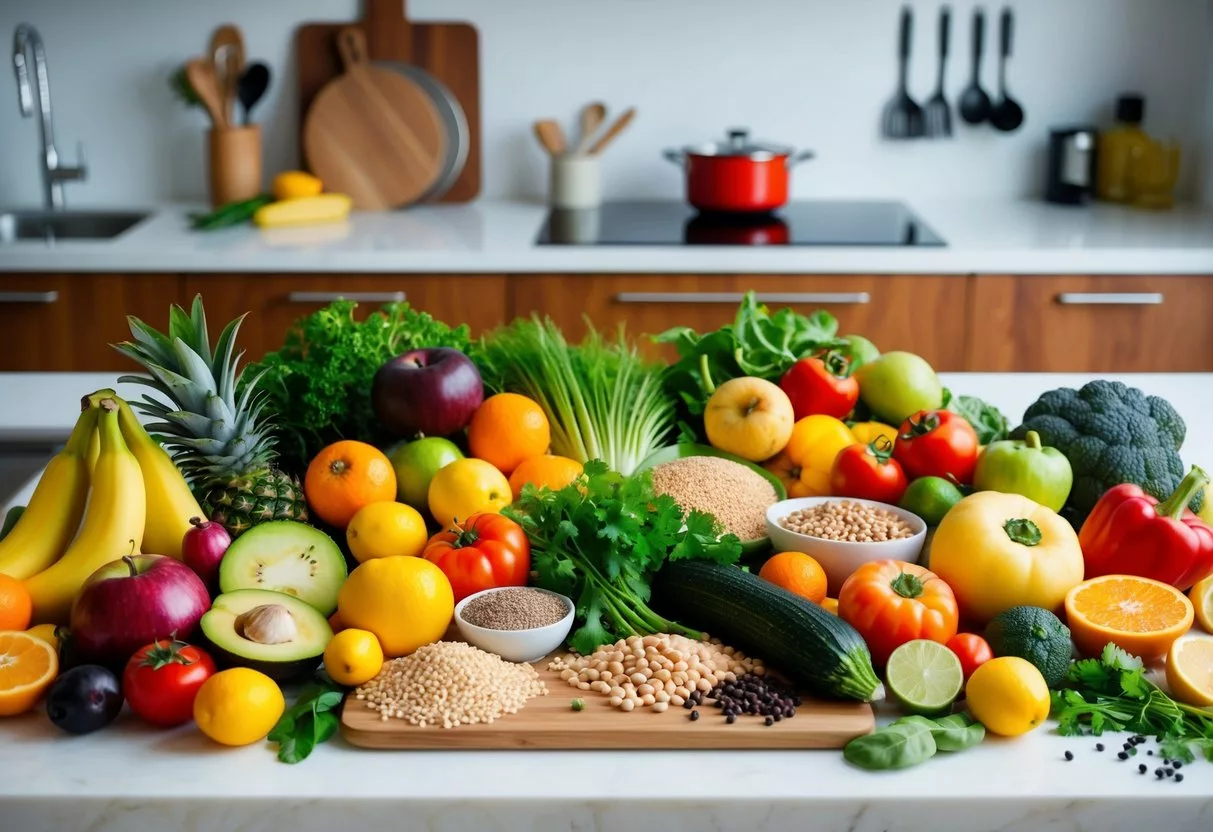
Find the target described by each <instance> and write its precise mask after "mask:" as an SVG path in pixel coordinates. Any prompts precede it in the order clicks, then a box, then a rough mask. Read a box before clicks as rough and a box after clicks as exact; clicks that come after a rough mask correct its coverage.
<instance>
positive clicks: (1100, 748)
mask: <svg viewBox="0 0 1213 832" xmlns="http://www.w3.org/2000/svg"><path fill="white" fill-rule="evenodd" d="M1095 750H1096V751H1103V743H1102V742H1097V743H1095Z"/></svg>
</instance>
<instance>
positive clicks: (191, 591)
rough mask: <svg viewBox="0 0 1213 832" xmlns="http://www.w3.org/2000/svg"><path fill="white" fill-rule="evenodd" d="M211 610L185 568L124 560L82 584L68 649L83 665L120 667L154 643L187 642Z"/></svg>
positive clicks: (145, 558) (158, 560) (166, 561)
mask: <svg viewBox="0 0 1213 832" xmlns="http://www.w3.org/2000/svg"><path fill="white" fill-rule="evenodd" d="M210 606H211V598H210V595H209V594H208V593H207V591H206V586H205V585H204V584H203V583H202V579H201V578H199V577H198V576H197V575H195V574H194V572H193V570H191V569H190V568H189V567H188V566H186V565H185V564H184V563H181V562H180V561H178V560H174V559H173V558H170V557H165V556H164V555H127V556H126V557H124V558H122V559H121V560H116V561H113V562H111V563H107V564H106V565H105V566H102V567H101V568H100V569H98V570H97V571H96V572H94V573H93V574H92V575H90V576H89V578H88V580H87V581H85V582H84V586H83V587H81V589H80V594H79V595H78V596H77V597H76V602H75V603H74V604H73V605H72V626H71V631H72V644H73V645H74V647H75V648H76V649H77V650H78V651H79V653H80V656H81V657H82V658H83V659H84V660H85V661H92V662H96V663H98V664H104V665H106V666H114V665H122V664H124V663H125V662H126V661H127V659H129V658H130V657H131V656H132V655H133V654H134V652H135V651H136V650H138V649H139V648H140V647H142V646H144V645H145V644H151V643H152V642H154V641H156V640H157V639H165V638H171V637H172V636H173V635H174V634H175V635H176V637H177V638H179V639H182V640H185V639H188V638H189V637H190V636H191V635H193V633H194V629H195V628H196V627H197V626H198V621H199V619H201V618H202V614H203V613H204V612H206V611H207V610H208V609H210Z"/></svg>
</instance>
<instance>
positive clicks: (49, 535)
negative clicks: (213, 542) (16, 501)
mask: <svg viewBox="0 0 1213 832" xmlns="http://www.w3.org/2000/svg"><path fill="white" fill-rule="evenodd" d="M82 405H83V410H82V412H81V415H80V418H79V420H77V422H76V425H75V427H74V428H73V429H72V434H71V436H70V438H69V439H68V442H67V445H66V446H65V447H64V449H63V450H62V451H61V452H60V453H59V454H58V455H56V456H55V457H54V458H53V459H51V461H50V462H49V463H48V464H47V466H46V470H45V472H44V473H43V475H42V478H41V479H40V480H39V482H38V485H37V487H36V488H35V489H34V494H33V496H32V497H31V498H30V501H29V505H28V506H27V507H26V509H25V512H24V513H23V514H22V515H21V517H20V519H19V520H18V521H17V524H16V525H15V526H14V527H13V528H12V530H11V531H10V532H9V534H8V535H7V536H6V537H5V538H4V539H3V540H0V573H3V574H5V575H10V576H12V577H14V578H18V579H20V580H24V581H25V583H26V587H27V588H28V589H29V592H30V596H31V597H32V599H33V602H34V623H36V624H39V623H63V622H65V621H66V620H67V618H68V616H69V614H70V612H71V605H72V602H73V601H74V600H75V597H76V595H77V594H78V593H79V591H80V587H81V586H82V585H83V584H84V582H85V581H86V580H87V579H88V578H89V576H90V575H92V574H93V572H95V571H96V570H97V569H98V568H99V567H101V566H103V565H104V564H106V563H109V562H110V561H112V560H115V559H117V558H120V557H122V556H123V555H126V554H130V553H131V552H132V550H135V551H139V550H142V551H145V552H152V553H155V554H164V555H170V556H172V557H176V558H178V559H179V558H180V557H181V543H182V540H183V538H184V535H185V532H186V530H187V529H188V528H189V519H190V518H191V517H197V516H201V514H202V510H201V509H200V508H199V506H198V503H197V501H196V500H195V499H194V497H193V495H192V494H191V493H190V490H189V486H188V485H187V484H186V482H185V479H184V478H183V477H182V476H181V474H180V472H178V471H177V468H176V466H175V465H173V462H172V460H171V459H170V458H169V456H168V454H167V453H166V452H165V451H164V450H163V449H162V448H161V447H160V446H159V445H158V444H157V443H156V442H155V440H153V439H152V438H151V437H150V436H149V435H148V434H147V431H145V430H144V429H143V426H142V425H141V424H139V421H138V420H137V419H136V418H135V415H134V413H133V412H132V411H131V409H130V406H129V405H128V404H127V403H126V402H124V401H123V400H122V399H120V398H118V396H117V395H116V394H115V393H114V391H113V390H101V391H98V392H97V393H94V394H93V395H92V396H87V397H85V399H84V400H83V402H82Z"/></svg>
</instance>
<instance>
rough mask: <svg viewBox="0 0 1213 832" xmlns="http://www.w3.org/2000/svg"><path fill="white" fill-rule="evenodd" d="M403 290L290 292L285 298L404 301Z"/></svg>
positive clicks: (301, 301) (327, 300) (360, 301)
mask: <svg viewBox="0 0 1213 832" xmlns="http://www.w3.org/2000/svg"><path fill="white" fill-rule="evenodd" d="M404 298H405V295H404V292H291V293H290V294H289V295H287V296H286V299H287V300H288V301H290V302H291V303H332V302H333V301H335V300H352V301H357V302H359V303H404Z"/></svg>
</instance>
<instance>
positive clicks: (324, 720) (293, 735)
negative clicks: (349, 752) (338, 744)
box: [267, 673, 345, 764]
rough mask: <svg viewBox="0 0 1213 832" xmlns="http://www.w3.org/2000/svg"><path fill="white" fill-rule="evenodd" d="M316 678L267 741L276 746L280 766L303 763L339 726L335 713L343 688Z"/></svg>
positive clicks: (318, 676)
mask: <svg viewBox="0 0 1213 832" xmlns="http://www.w3.org/2000/svg"><path fill="white" fill-rule="evenodd" d="M316 677H317V678H316V683H315V684H312V685H308V686H307V687H305V688H304V689H303V690H302V691H300V693H299V699H298V700H297V701H296V702H295V704H294V705H292V706H291V707H290V708H289V709H288V710H287V711H286V713H284V714H283V715H282V717H281V718H280V719H279V720H278V724H277V725H275V726H274V730H272V731H270V734H269V736H268V737H267V739H268V740H269V741H270V742H273V743H277V744H278V759H279V760H281V761H282V762H284V763H290V764H294V763H298V762H302V761H303V760H305V759H307V757H308V755H309V754H311V753H312V750H313V749H314V748H315V747H316V746H318V745H320V743H322V742H325V741H327V740H328V739H329V738H330V737H332V736H333V734H335V733H337V728H338V727H339V726H340V724H341V720H340V718H339V717H338V716H337V713H336V711H337V708H339V707H340V706H341V700H342V699H344V698H345V688H343V687H341V686H340V685H338V684H337V683H335V682H334V681H333V680H331V679H329V678H328V676H326V675H325V674H323V673H317V674H316Z"/></svg>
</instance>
